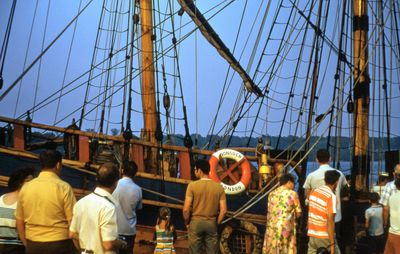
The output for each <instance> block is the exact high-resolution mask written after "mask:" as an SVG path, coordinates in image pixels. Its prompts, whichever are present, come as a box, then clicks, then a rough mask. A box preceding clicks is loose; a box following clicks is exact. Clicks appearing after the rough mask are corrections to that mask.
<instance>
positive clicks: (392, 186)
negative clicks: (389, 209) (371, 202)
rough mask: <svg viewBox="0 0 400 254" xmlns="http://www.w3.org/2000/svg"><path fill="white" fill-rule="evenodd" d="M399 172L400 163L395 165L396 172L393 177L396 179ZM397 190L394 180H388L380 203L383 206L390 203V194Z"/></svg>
mask: <svg viewBox="0 0 400 254" xmlns="http://www.w3.org/2000/svg"><path fill="white" fill-rule="evenodd" d="M397 174H399V175H400V164H397V165H396V166H395V167H394V172H393V177H394V178H395V179H396V176H397ZM395 191H396V185H395V184H394V180H393V181H391V182H388V183H387V184H386V185H385V188H383V191H382V195H381V199H380V200H379V203H380V204H381V205H383V206H387V205H388V201H389V198H390V196H391V195H392V194H393V193H394V192H395Z"/></svg>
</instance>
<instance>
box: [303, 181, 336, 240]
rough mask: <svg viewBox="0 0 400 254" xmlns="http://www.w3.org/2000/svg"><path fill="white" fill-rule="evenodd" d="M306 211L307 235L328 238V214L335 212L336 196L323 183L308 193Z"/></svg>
mask: <svg viewBox="0 0 400 254" xmlns="http://www.w3.org/2000/svg"><path fill="white" fill-rule="evenodd" d="M309 202H310V203H309V211H308V236H311V237H314V238H322V239H328V238H329V235H328V215H329V214H333V213H336V196H335V194H334V193H333V192H332V190H331V189H330V188H329V187H328V186H326V185H323V186H321V187H319V188H317V189H315V190H313V191H312V192H311V194H310V198H309Z"/></svg>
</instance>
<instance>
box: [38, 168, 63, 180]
mask: <svg viewBox="0 0 400 254" xmlns="http://www.w3.org/2000/svg"><path fill="white" fill-rule="evenodd" d="M38 177H49V178H56V179H60V177H59V176H58V175H57V174H56V173H54V172H53V171H47V170H46V171H41V172H40V173H39V176H38Z"/></svg>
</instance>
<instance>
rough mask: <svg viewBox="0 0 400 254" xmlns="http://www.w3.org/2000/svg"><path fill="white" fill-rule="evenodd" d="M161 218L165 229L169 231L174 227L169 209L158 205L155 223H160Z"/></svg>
mask: <svg viewBox="0 0 400 254" xmlns="http://www.w3.org/2000/svg"><path fill="white" fill-rule="evenodd" d="M163 220H164V221H166V223H165V230H166V231H168V232H171V231H172V230H173V228H174V227H173V225H172V223H171V209H169V208H168V207H160V209H159V210H158V218H157V225H160V223H161V221H163Z"/></svg>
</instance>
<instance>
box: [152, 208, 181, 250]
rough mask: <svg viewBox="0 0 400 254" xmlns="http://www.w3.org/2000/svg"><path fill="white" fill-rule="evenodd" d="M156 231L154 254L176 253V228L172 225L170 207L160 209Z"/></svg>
mask: <svg viewBox="0 0 400 254" xmlns="http://www.w3.org/2000/svg"><path fill="white" fill-rule="evenodd" d="M155 230H156V248H155V250H154V253H157V254H158V253H162V254H171V253H175V248H174V240H175V238H176V237H175V229H174V226H173V225H172V224H171V210H170V209H169V208H168V207H161V208H160V210H159V213H158V218H157V225H156V227H155Z"/></svg>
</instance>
